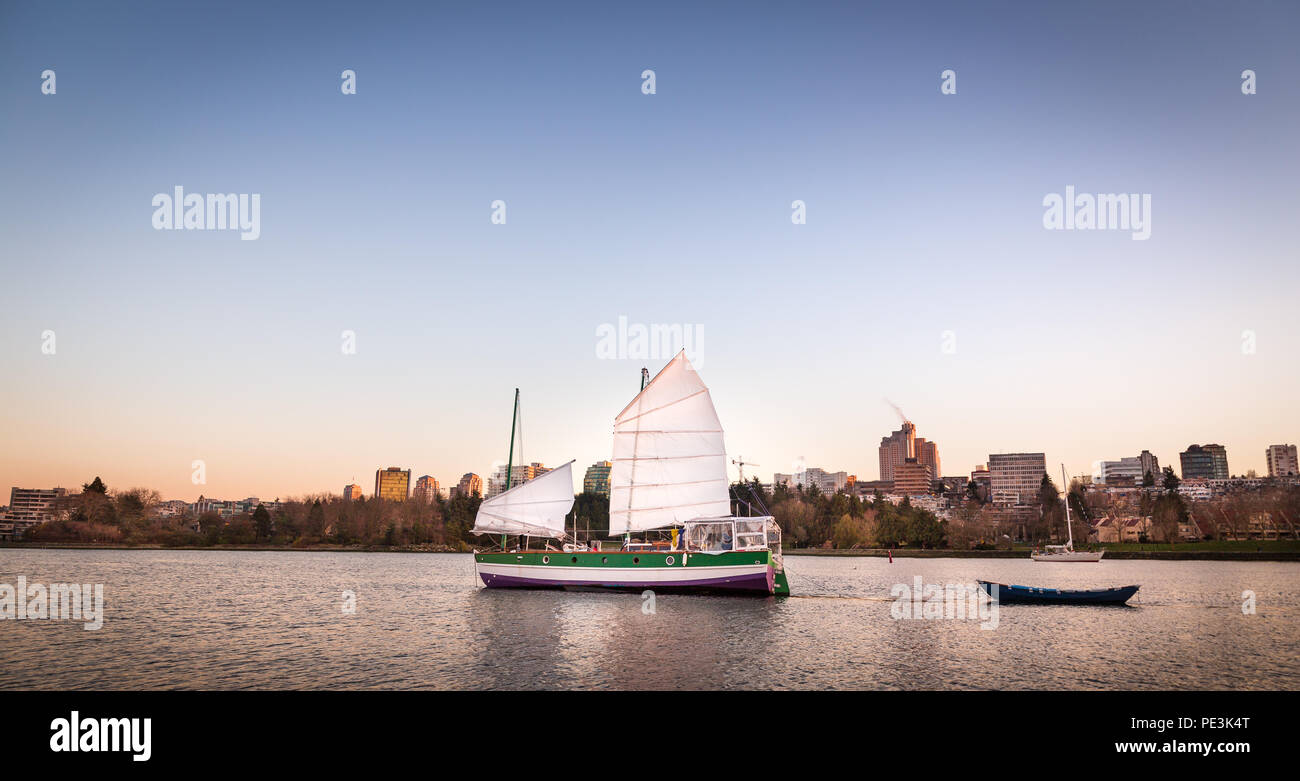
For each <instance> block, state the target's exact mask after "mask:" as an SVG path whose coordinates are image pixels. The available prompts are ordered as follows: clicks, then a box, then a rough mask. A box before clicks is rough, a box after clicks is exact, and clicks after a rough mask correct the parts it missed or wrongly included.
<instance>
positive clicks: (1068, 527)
mask: <svg viewBox="0 0 1300 781" xmlns="http://www.w3.org/2000/svg"><path fill="white" fill-rule="evenodd" d="M1061 484H1062V485H1064V486H1065V533H1066V534H1067V535H1069V541H1068V542H1066V546H1067V547H1068V549H1069V550H1074V524H1073V523H1071V522H1070V478H1068V477H1066V476H1065V464H1061Z"/></svg>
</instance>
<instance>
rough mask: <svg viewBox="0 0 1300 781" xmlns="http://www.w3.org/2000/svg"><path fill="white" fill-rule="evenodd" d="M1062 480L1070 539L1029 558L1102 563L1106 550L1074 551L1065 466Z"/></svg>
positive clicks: (1066, 523) (1032, 554) (1067, 530)
mask: <svg viewBox="0 0 1300 781" xmlns="http://www.w3.org/2000/svg"><path fill="white" fill-rule="evenodd" d="M1061 480H1062V481H1063V482H1065V531H1066V534H1068V535H1069V539H1068V540H1067V541H1066V543H1065V544H1064V545H1044V546H1043V550H1041V551H1039V550H1036V551H1034V552H1033V553H1030V554H1029V558H1031V559H1033V560H1034V561H1101V557H1102V556H1103V555H1105V553H1106V551H1104V550H1099V551H1082V550H1075V549H1074V524H1073V523H1071V522H1070V483H1069V481H1068V480H1067V478H1066V476H1065V464H1061ZM1135 590H1136V589H1135ZM1129 596H1132V595H1131V594H1130V595H1129Z"/></svg>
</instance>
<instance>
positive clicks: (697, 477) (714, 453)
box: [609, 350, 731, 535]
mask: <svg viewBox="0 0 1300 781" xmlns="http://www.w3.org/2000/svg"><path fill="white" fill-rule="evenodd" d="M613 463H614V466H613V468H612V469H611V470H610V474H609V485H610V493H609V533H610V534H611V535H614V534H623V533H625V532H635V531H644V530H646V529H662V528H664V527H666V526H675V525H680V524H683V523H685V522H686V521H691V520H695V519H696V518H716V517H722V516H727V515H730V514H731V493H730V486H729V481H728V479H727V457H726V448H725V447H724V446H723V442H722V423H721V422H720V421H719V420H718V412H717V410H715V409H714V408H713V399H712V398H711V397H710V396H709V389H708V388H707V387H705V385H704V383H703V382H702V381H701V380H700V375H699V374H697V373H696V372H695V367H693V366H691V362H690V361H688V360H686V351H685V350H683V351H682V352H680V353H678V354H677V357H676V358H673V359H672V361H670V362H669V364H668V365H667V366H665V367H664V368H663V371H661V372H659V373H658V374H657V375H655V378H654V379H653V380H651V381H650V384H649V385H646V386H645V388H644V389H643V390H642V391H641V393H639V394H638V395H637V397H636V398H635V399H633V400H632V403H631V404H628V405H627V408H626V409H624V410H623V411H622V412H621V413H619V416H618V417H617V418H615V420H614V459H613Z"/></svg>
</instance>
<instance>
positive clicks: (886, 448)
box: [880, 420, 916, 480]
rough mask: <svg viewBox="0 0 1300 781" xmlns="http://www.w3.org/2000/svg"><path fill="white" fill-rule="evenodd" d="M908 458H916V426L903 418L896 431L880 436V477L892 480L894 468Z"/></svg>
mask: <svg viewBox="0 0 1300 781" xmlns="http://www.w3.org/2000/svg"><path fill="white" fill-rule="evenodd" d="M909 458H916V426H914V425H912V423H911V422H910V421H906V420H905V421H903V425H902V427H901V428H899V429H898V431H894V432H892V433H890V435H889V436H887V437H881V438H880V479H881V480H893V479H894V470H895V469H896V468H897V467H898V465H899V464H902V463H903V462H904V461H906V460H907V459H909Z"/></svg>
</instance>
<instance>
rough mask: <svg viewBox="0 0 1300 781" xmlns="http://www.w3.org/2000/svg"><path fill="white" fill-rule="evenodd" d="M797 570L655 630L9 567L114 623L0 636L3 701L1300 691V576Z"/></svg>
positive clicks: (133, 561)
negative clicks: (988, 584)
mask: <svg viewBox="0 0 1300 781" xmlns="http://www.w3.org/2000/svg"><path fill="white" fill-rule="evenodd" d="M786 561H787V562H788V567H789V571H790V580H791V585H792V587H793V588H794V590H795V592H796V594H798V596H794V597H790V598H788V599H782V600H778V599H774V598H766V599H763V598H745V597H708V596H674V595H667V594H665V595H659V596H658V597H657V598H656V599H655V604H654V607H655V612H654V613H653V614H646V613H644V612H643V610H642V604H643V602H642V598H641V596H640V595H638V594H634V593H633V594H607V593H569V592H551V591H504V590H493V591H488V590H484V589H481V588H478V587H477V584H476V582H475V580H474V575H473V564H472V561H471V559H470V557H469V556H467V555H445V554H396V553H395V554H386V553H332V552H320V553H297V552H285V553H268V552H234V551H143V550H137V551H74V550H32V549H21V550H20V549H9V550H2V551H0V583H9V584H13V583H15V582H16V578H17V576H18V575H25V576H26V577H27V579H28V582H29V583H46V584H48V583H51V582H61V583H63V582H83V583H85V582H91V583H103V584H104V590H105V603H106V604H105V618H104V626H103V628H102V629H100V630H99V631H85V630H84V629H82V627H81V624H80V623H77V622H71V621H35V620H29V621H3V622H0V689H517V688H539V689H642V688H654V689H682V688H684V689H702V688H707V689H714V688H724V689H725V688H735V689H820V688H845V689H1300V659H1298V657H1297V653H1298V651H1297V649H1298V647H1300V564H1297V563H1253V562H1252V563H1237V562H1164V561H1106V562H1103V563H1101V564H1043V563H1035V562H1031V561H1028V560H1009V559H906V558H900V559H897V560H895V563H893V564H890V563H888V561H887V560H885V559H878V558H816V557H809V556H787V559H786ZM914 575H921V576H922V577H923V578H924V579H925V581H926V582H927V583H939V584H942V583H948V582H954V583H955V582H967V583H969V582H972V581H973V580H974V579H975V578H984V579H986V580H997V581H1001V582H1004V583H1020V584H1027V585H1049V586H1079V587H1096V586H1110V585H1124V584H1128V583H1140V584H1141V585H1142V590H1141V591H1139V592H1138V595H1137V597H1136V598H1135V600H1134V602H1133V605H1134V607H1132V608H1113V607H1037V606H1019V605H1009V606H1006V607H1003V608H1002V609H1001V611H1000V613H999V626H998V628H997V629H994V630H982V629H980V622H979V621H970V620H967V621H960V620H946V621H919V620H914V621H906V620H904V621H900V620H893V619H891V618H890V607H891V602H892V600H891V597H890V587H891V586H893V585H894V584H895V583H899V582H903V583H908V584H910V583H911V582H912V578H913V576H914ZM345 590H352V591H354V592H355V593H356V608H357V609H356V612H355V613H354V614H351V615H349V614H345V613H344V612H343V611H342V609H341V606H342V604H343V597H342V592H344V591H345ZM1245 590H1252V591H1254V592H1255V595H1256V606H1257V611H1258V612H1257V614H1255V615H1243V614H1242V610H1241V603H1242V598H1241V595H1242V592H1243V591H1245Z"/></svg>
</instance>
